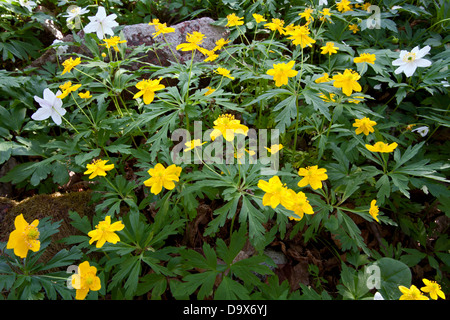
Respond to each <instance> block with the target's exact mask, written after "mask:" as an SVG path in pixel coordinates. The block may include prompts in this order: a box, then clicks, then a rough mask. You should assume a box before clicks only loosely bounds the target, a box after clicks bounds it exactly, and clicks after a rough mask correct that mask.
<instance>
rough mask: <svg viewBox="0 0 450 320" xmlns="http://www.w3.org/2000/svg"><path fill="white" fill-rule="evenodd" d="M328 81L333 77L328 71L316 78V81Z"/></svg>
mask: <svg viewBox="0 0 450 320" xmlns="http://www.w3.org/2000/svg"><path fill="white" fill-rule="evenodd" d="M328 81H331V79H330V77H329V76H328V73H326V72H325V73H324V74H323V76H321V77H320V78H317V79H316V80H314V82H315V83H322V82H328Z"/></svg>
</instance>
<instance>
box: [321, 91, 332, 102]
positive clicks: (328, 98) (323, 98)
mask: <svg viewBox="0 0 450 320" xmlns="http://www.w3.org/2000/svg"><path fill="white" fill-rule="evenodd" d="M335 95H336V94H334V93H331V92H330V93H329V95H328V96H327V95H325V94H323V93H319V97H320V98H321V99H322V100H323V101H325V102H336V100H335V99H334V96H335Z"/></svg>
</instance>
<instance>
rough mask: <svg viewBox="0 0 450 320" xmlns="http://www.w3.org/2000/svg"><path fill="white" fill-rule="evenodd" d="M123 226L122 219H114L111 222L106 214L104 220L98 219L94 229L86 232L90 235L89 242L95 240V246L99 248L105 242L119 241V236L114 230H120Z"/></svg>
mask: <svg viewBox="0 0 450 320" xmlns="http://www.w3.org/2000/svg"><path fill="white" fill-rule="evenodd" d="M123 228H125V226H124V225H123V223H122V221H116V222H114V223H113V224H111V217H110V216H106V217H105V220H104V221H100V222H99V223H98V224H97V225H96V226H95V230H92V231H89V232H88V236H89V237H91V240H89V244H92V243H93V242H95V241H97V244H96V245H95V246H96V247H97V248H101V247H103V245H104V244H105V242H110V243H113V244H114V243H117V242H119V241H120V238H119V236H118V235H117V234H115V232H116V231H120V230H122V229H123Z"/></svg>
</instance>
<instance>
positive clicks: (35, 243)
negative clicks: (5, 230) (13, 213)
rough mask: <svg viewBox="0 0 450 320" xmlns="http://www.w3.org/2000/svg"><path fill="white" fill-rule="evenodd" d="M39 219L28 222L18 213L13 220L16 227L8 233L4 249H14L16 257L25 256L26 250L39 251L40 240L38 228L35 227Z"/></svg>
mask: <svg viewBox="0 0 450 320" xmlns="http://www.w3.org/2000/svg"><path fill="white" fill-rule="evenodd" d="M38 224H39V220H37V219H35V220H34V221H33V222H32V223H31V224H28V223H27V222H26V220H25V218H24V217H23V214H20V215H18V216H17V217H16V219H15V220H14V227H15V228H16V229H15V230H14V231H13V232H11V234H10V235H9V239H8V243H7V244H6V249H14V254H15V255H16V256H18V257H21V258H25V257H26V256H27V254H28V250H31V251H33V252H37V251H39V249H40V247H41V242H40V241H39V240H38V239H39V230H38V228H37V226H38Z"/></svg>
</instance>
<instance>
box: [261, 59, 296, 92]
mask: <svg viewBox="0 0 450 320" xmlns="http://www.w3.org/2000/svg"><path fill="white" fill-rule="evenodd" d="M294 64H295V61H294V60H292V61H289V62H288V63H277V64H274V65H273V69H269V70H267V74H268V75H269V76H273V79H274V80H275V85H276V86H277V87H281V86H282V85H285V84H288V78H291V77H295V76H296V75H297V73H298V71H297V70H292V68H293V67H294Z"/></svg>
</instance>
